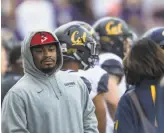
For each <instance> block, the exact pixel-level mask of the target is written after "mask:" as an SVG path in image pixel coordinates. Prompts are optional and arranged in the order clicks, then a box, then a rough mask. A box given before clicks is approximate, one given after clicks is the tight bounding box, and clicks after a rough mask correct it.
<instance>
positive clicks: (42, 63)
mask: <svg viewBox="0 0 164 133" xmlns="http://www.w3.org/2000/svg"><path fill="white" fill-rule="evenodd" d="M31 53H32V56H33V60H34V64H35V66H36V68H38V69H39V70H41V71H42V72H44V73H48V74H51V73H53V70H54V68H55V66H56V60H57V53H56V45H55V44H53V43H52V44H44V45H42V46H35V47H32V48H31Z"/></svg>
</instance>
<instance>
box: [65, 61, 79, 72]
mask: <svg viewBox="0 0 164 133" xmlns="http://www.w3.org/2000/svg"><path fill="white" fill-rule="evenodd" d="M62 69H64V70H68V69H72V70H74V71H76V72H77V71H78V70H79V63H78V62H76V61H69V62H65V61H64V64H63V67H62Z"/></svg>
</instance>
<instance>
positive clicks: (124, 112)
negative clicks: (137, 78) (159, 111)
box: [114, 80, 158, 133]
mask: <svg viewBox="0 0 164 133" xmlns="http://www.w3.org/2000/svg"><path fill="white" fill-rule="evenodd" d="M134 89H135V90H134V91H135V93H136V95H137V97H138V100H139V103H140V105H141V107H142V110H143V112H144V114H145V116H146V117H147V118H148V120H149V121H150V122H151V123H152V125H154V127H155V125H157V121H156V117H157V116H156V104H155V101H156V92H157V90H158V81H157V80H144V81H142V82H141V83H140V84H139V85H137V86H134ZM114 132H115V133H143V128H142V124H141V121H140V119H139V115H138V113H137V111H136V109H135V106H134V104H133V102H132V100H131V98H130V96H129V94H128V93H125V94H124V95H123V96H122V98H121V100H120V102H119V104H118V108H117V112H116V121H115V128H114Z"/></svg>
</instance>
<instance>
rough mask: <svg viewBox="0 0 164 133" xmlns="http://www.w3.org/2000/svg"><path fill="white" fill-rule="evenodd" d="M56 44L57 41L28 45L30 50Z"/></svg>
mask: <svg viewBox="0 0 164 133" xmlns="http://www.w3.org/2000/svg"><path fill="white" fill-rule="evenodd" d="M58 43H59V42H58V41H55V42H50V43H44V44H35V45H30V48H34V47H39V46H44V45H50V44H58Z"/></svg>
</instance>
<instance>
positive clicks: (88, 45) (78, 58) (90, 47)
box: [55, 22, 109, 133]
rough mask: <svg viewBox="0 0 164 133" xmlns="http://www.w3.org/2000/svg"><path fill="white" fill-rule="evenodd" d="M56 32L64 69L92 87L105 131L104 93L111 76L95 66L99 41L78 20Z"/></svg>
mask: <svg viewBox="0 0 164 133" xmlns="http://www.w3.org/2000/svg"><path fill="white" fill-rule="evenodd" d="M55 34H56V36H57V37H58V39H59V41H60V43H61V47H62V51H63V58H64V63H63V70H66V71H67V72H70V73H71V74H76V75H79V76H80V77H81V78H82V79H83V80H84V82H85V83H86V84H87V86H88V88H91V92H90V96H91V98H92V99H93V101H94V104H95V106H96V115H97V119H98V122H99V123H98V124H99V125H98V126H99V127H98V128H99V131H100V133H104V132H105V131H104V130H105V126H106V119H105V118H106V110H105V106H104V100H103V99H102V96H103V95H102V94H103V93H105V92H107V91H108V85H107V84H108V78H109V77H108V74H107V72H106V71H105V70H103V69H101V68H100V67H94V68H93V66H94V64H95V63H96V62H97V61H98V52H99V51H98V50H99V47H98V43H96V41H95V39H94V38H93V34H91V32H90V31H89V30H88V29H87V28H86V27H85V26H84V25H81V24H78V22H70V23H67V24H65V25H62V26H60V27H59V28H57V29H56V30H55ZM84 70H85V71H84ZM101 82H106V85H105V86H102V83H101ZM103 84H104V83H103ZM103 126H104V127H103Z"/></svg>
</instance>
